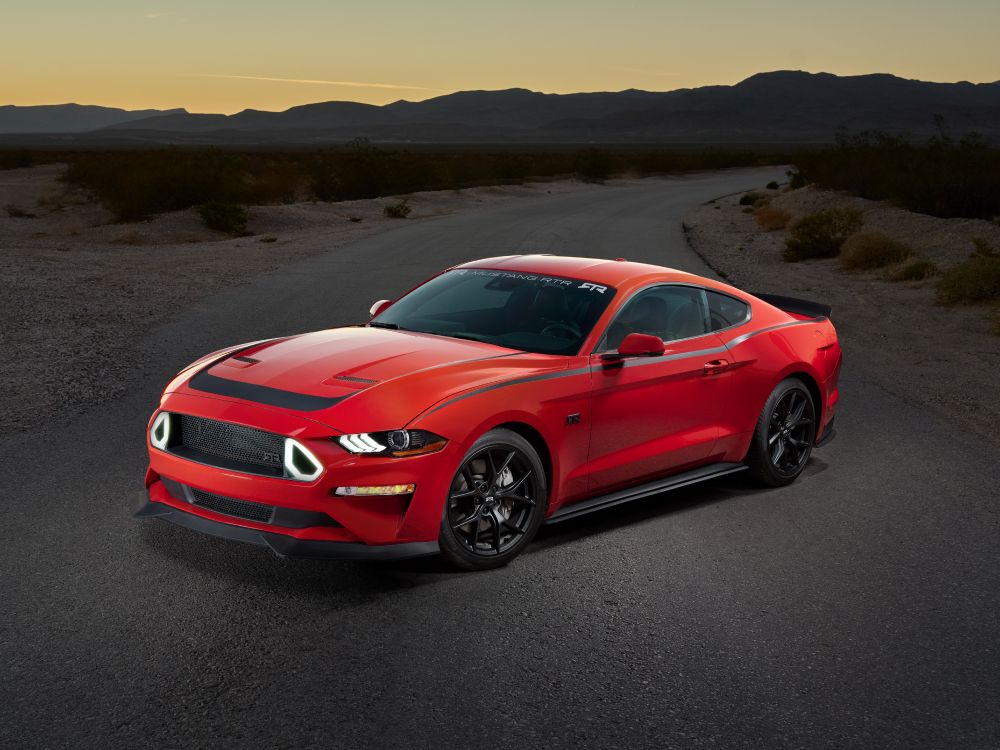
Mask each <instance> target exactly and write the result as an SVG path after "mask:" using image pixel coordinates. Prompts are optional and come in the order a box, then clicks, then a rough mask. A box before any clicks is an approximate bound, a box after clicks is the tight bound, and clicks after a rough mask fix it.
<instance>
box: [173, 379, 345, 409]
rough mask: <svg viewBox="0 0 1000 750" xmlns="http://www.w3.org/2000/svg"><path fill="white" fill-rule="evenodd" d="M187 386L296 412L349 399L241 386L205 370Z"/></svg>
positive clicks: (323, 407) (257, 386) (259, 386)
mask: <svg viewBox="0 0 1000 750" xmlns="http://www.w3.org/2000/svg"><path fill="white" fill-rule="evenodd" d="M188 386H189V387H191V388H193V389H194V390H196V391H204V392H205V393H214V394H215V395H216V396H228V397H229V398H239V399H243V400H244V401H254V402H256V403H258V404H267V405H268V406H277V407H279V408H282V409H291V410H293V411H319V410H320V409H329V408H330V407H331V406H336V405H337V404H339V403H340V402H341V401H343V400H344V399H345V398H347V396H338V397H336V398H333V397H328V396H310V395H309V394H306V393H295V392H294V391H283V390H281V389H280V388H270V387H268V386H266V385H255V384H253V383H242V382H240V381H239V380H229V379H227V378H220V377H217V376H215V375H210V374H209V373H207V372H206V371H205V370H202V371H201V372H199V373H198V374H197V375H195V376H194V377H193V378H191V380H190V381H189V382H188Z"/></svg>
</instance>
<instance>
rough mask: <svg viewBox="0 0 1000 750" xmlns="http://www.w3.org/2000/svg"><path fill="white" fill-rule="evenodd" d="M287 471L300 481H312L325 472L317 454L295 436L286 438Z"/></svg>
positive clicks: (290, 475)
mask: <svg viewBox="0 0 1000 750" xmlns="http://www.w3.org/2000/svg"><path fill="white" fill-rule="evenodd" d="M283 463H284V466H285V473H286V474H287V475H288V476H289V477H291V478H292V479H298V480H299V481H300V482H311V481H312V480H314V479H315V478H316V477H318V476H319V475H320V474H322V473H323V464H321V463H320V462H319V459H318V458H316V456H315V454H313V452H312V451H311V450H309V449H308V448H306V447H305V446H304V445H302V443H300V442H299V441H298V440H296V439H295V438H285V456H284V462H283Z"/></svg>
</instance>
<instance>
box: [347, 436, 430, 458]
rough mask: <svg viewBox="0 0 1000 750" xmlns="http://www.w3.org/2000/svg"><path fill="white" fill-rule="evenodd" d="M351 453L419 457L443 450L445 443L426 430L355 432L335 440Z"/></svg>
mask: <svg viewBox="0 0 1000 750" xmlns="http://www.w3.org/2000/svg"><path fill="white" fill-rule="evenodd" d="M335 439H336V441H337V443H338V444H339V445H340V447H341V448H343V449H344V450H346V451H350V452H351V453H363V454H375V455H386V456H396V457H401V456H419V455H420V454H422V453H433V452H434V451H439V450H441V449H442V448H444V446H445V443H446V442H447V441H446V440H445V439H444V438H443V437H441V436H440V435H435V434H434V433H433V432H427V431H426V430H388V431H386V432H356V433H354V434H351V435H341V436H340V437H338V438H335Z"/></svg>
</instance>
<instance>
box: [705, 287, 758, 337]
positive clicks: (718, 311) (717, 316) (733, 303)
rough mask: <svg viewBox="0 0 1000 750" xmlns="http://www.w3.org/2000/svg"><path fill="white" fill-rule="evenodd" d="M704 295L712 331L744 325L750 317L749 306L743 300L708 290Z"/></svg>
mask: <svg viewBox="0 0 1000 750" xmlns="http://www.w3.org/2000/svg"><path fill="white" fill-rule="evenodd" d="M705 294H706V295H707V296H708V309H709V312H710V318H711V323H712V330H713V331H721V330H722V329H723V328H729V327H730V326H735V325H739V324H740V323H744V322H746V320H747V318H748V317H749V315H750V305H748V304H747V303H746V302H744V301H743V300H738V299H736V298H735V297H730V296H729V295H728V294H719V293H718V292H712V291H708V290H706V292H705Z"/></svg>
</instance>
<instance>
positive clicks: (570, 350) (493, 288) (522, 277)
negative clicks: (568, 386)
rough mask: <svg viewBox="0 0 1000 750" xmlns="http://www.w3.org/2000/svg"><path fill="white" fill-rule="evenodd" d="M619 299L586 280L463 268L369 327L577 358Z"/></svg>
mask: <svg viewBox="0 0 1000 750" xmlns="http://www.w3.org/2000/svg"><path fill="white" fill-rule="evenodd" d="M614 296H615V289H614V288H613V287H609V286H606V285H602V284H596V283H592V282H587V281H581V280H580V279H565V278H557V277H553V276H540V275H537V274H529V273H514V272H512V271H498V270H492V269H479V268H459V269H455V270H454V271H448V272H447V273H443V274H441V275H440V276H438V277H436V278H434V279H431V280H430V281H428V282H427V283H426V284H424V285H422V286H420V287H417V288H416V289H414V290H413V291H412V292H410V293H409V294H407V295H406V296H405V297H402V298H401V299H399V300H398V301H396V302H395V303H394V304H393V305H392V306H391V307H389V309H387V310H386V311H385V312H383V313H382V314H381V315H379V316H377V317H375V318H374V319H373V320H372V323H371V324H372V325H375V326H388V327H393V328H400V329H404V330H408V331H419V332H421V333H433V334H437V335H439V336H452V337H454V338H463V339H472V340H474V341H484V342H486V343H489V344H496V345H498V346H505V347H508V348H510V349H520V350H523V351H530V352H540V353H543V354H576V353H577V352H578V351H579V350H580V346H581V345H582V344H583V340H584V339H585V338H586V337H587V336H588V335H589V334H590V332H591V330H592V329H593V327H594V323H596V322H597V319H598V318H599V317H600V316H601V313H603V312H604V310H605V309H606V308H607V306H608V303H609V302H610V301H611V299H612V298H613V297H614Z"/></svg>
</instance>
